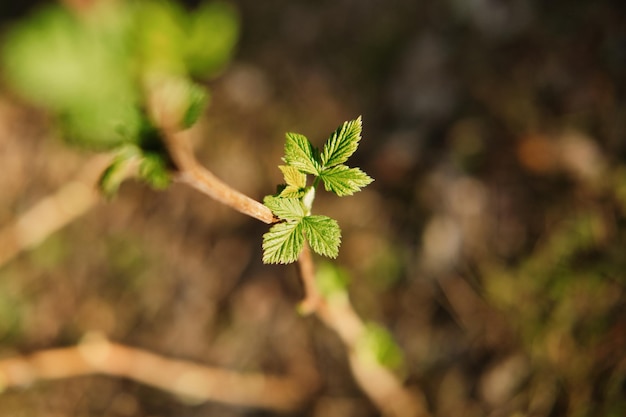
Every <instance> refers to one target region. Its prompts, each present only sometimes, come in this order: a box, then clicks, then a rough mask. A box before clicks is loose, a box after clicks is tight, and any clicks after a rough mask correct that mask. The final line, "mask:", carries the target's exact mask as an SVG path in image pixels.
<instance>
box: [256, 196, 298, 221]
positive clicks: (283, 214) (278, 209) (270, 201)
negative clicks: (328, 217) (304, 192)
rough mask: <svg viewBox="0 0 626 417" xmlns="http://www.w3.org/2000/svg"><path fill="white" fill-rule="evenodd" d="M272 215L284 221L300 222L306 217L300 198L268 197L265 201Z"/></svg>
mask: <svg viewBox="0 0 626 417" xmlns="http://www.w3.org/2000/svg"><path fill="white" fill-rule="evenodd" d="M263 204H265V205H266V206H267V207H268V208H269V209H270V210H272V213H274V214H275V215H276V216H277V217H278V218H280V219H284V220H299V219H301V218H302V217H304V215H305V214H306V213H305V210H304V206H303V205H302V202H301V201H300V199H299V198H283V197H273V196H267V197H265V199H264V200H263Z"/></svg>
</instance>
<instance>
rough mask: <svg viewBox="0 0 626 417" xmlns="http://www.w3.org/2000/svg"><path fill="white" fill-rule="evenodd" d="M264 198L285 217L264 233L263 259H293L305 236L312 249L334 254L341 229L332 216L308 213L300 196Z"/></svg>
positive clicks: (334, 255) (267, 261) (294, 259)
mask: <svg viewBox="0 0 626 417" xmlns="http://www.w3.org/2000/svg"><path fill="white" fill-rule="evenodd" d="M263 202H264V203H265V205H266V206H267V207H268V208H270V209H271V210H272V212H273V213H274V214H275V215H276V216H277V217H279V218H280V219H282V220H284V221H283V222H281V223H278V224H275V225H273V226H272V227H271V228H270V230H269V232H267V233H265V234H264V235H263V251H264V252H263V262H265V263H284V264H287V263H291V262H295V261H296V260H297V259H298V255H299V254H300V252H301V251H302V247H303V245H304V238H305V237H306V239H307V241H308V242H309V244H310V245H311V247H312V248H313V250H314V251H315V252H317V253H319V254H322V255H326V256H329V257H331V258H335V257H336V256H337V253H338V250H339V244H340V243H341V230H340V229H339V225H337V222H336V221H335V220H333V219H331V218H329V217H326V216H310V215H307V214H306V212H307V210H306V208H305V206H304V204H303V202H302V200H301V199H299V198H284V197H283V198H281V197H273V196H267V197H265V200H264V201H263Z"/></svg>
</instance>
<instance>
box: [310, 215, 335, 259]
mask: <svg viewBox="0 0 626 417" xmlns="http://www.w3.org/2000/svg"><path fill="white" fill-rule="evenodd" d="M302 225H303V227H304V233H305V235H306V238H307V240H308V241H309V244H310V245H311V249H313V250H314V251H315V252H316V253H318V254H320V255H324V256H328V257H329V258H336V257H337V255H338V254H339V245H340V244H341V229H340V228H339V225H338V224H337V222H336V221H335V220H333V219H331V218H330V217H326V216H307V217H303V218H302Z"/></svg>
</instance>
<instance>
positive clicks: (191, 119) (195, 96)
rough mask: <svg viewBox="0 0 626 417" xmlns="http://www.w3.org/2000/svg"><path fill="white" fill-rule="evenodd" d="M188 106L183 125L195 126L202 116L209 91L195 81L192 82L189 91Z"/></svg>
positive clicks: (186, 126)
mask: <svg viewBox="0 0 626 417" xmlns="http://www.w3.org/2000/svg"><path fill="white" fill-rule="evenodd" d="M187 100H188V107H187V111H186V112H185V114H184V116H183V127H184V128H189V127H191V126H193V125H194V124H195V123H196V122H197V121H198V119H199V118H200V116H201V115H202V111H203V110H204V107H205V106H206V103H207V93H206V91H205V89H204V88H202V87H201V86H199V85H198V84H195V83H190V85H189V93H188V98H187Z"/></svg>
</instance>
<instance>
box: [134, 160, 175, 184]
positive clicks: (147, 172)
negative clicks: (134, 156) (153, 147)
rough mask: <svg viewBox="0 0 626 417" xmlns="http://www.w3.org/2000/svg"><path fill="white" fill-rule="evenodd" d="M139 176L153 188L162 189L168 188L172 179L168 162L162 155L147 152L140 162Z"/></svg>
mask: <svg viewBox="0 0 626 417" xmlns="http://www.w3.org/2000/svg"><path fill="white" fill-rule="evenodd" d="M139 176H140V177H141V178H142V179H143V180H144V181H146V182H147V183H148V184H150V186H152V187H153V188H156V189H159V190H162V189H165V188H167V187H168V186H169V185H170V183H171V181H172V178H171V175H170V172H169V171H168V169H167V163H166V162H165V160H164V159H163V157H162V156H161V155H159V154H158V153H154V152H146V153H145V154H144V155H143V158H142V160H141V162H140V164H139Z"/></svg>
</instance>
